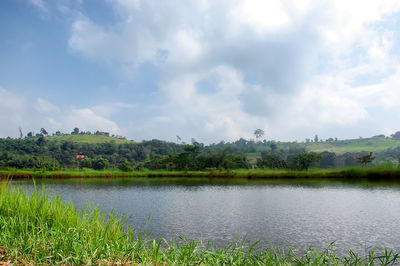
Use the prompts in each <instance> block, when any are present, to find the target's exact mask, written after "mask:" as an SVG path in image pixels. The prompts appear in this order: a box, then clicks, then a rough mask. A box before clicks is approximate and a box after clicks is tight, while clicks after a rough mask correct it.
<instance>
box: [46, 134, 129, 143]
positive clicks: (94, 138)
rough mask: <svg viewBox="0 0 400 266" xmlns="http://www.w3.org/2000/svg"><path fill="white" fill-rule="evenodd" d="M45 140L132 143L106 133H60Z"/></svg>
mask: <svg viewBox="0 0 400 266" xmlns="http://www.w3.org/2000/svg"><path fill="white" fill-rule="evenodd" d="M46 140H49V141H58V142H66V141H71V142H75V143H89V144H99V143H108V142H115V143H116V144H123V143H132V141H130V140H127V139H122V138H116V137H112V136H106V135H94V134H92V135H88V134H77V135H60V136H48V137H46Z"/></svg>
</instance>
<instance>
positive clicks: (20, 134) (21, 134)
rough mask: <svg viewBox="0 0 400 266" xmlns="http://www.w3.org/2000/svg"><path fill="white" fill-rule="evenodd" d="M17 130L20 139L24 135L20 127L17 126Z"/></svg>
mask: <svg viewBox="0 0 400 266" xmlns="http://www.w3.org/2000/svg"><path fill="white" fill-rule="evenodd" d="M18 131H19V138H20V139H22V137H23V136H24V134H23V133H22V127H18Z"/></svg>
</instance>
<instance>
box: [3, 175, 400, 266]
mask: <svg viewBox="0 0 400 266" xmlns="http://www.w3.org/2000/svg"><path fill="white" fill-rule="evenodd" d="M0 231H1V234H0V261H3V262H9V263H15V264H35V265H36V264H48V265H53V264H64V265H65V264H79V265H82V264H85V265H90V264H96V265H97V264H145V265H161V264H165V265H343V264H344V265H372V264H379V265H392V264H395V263H398V262H399V254H397V253H395V252H393V251H390V250H387V249H377V248H374V249H371V250H370V251H369V252H368V254H367V255H364V256H359V255H357V254H356V253H354V252H353V251H351V250H350V251H349V252H348V254H347V255H346V256H344V257H341V258H339V257H338V256H337V255H336V253H335V248H334V246H329V247H328V248H327V249H326V250H323V251H317V250H315V249H312V248H310V249H309V250H308V251H307V252H306V253H305V254H302V255H298V254H296V252H295V249H291V250H290V251H289V252H287V253H284V252H282V251H281V250H280V249H279V248H273V247H270V248H265V247H260V246H259V245H258V244H257V242H256V243H254V244H250V243H232V244H230V245H229V246H228V247H226V248H218V247H216V245H214V244H211V243H207V244H206V245H204V244H203V243H201V242H200V241H197V240H192V239H185V238H184V237H181V240H180V241H176V242H168V241H166V240H164V239H161V240H155V239H151V238H148V237H146V235H145V234H144V233H140V232H137V231H135V230H134V229H132V228H130V227H128V228H127V229H125V224H124V220H123V219H122V220H121V219H118V218H116V215H115V214H113V213H111V214H109V215H103V214H102V212H101V211H100V210H98V209H92V208H90V206H89V207H88V208H87V209H85V210H83V211H81V212H79V213H77V212H76V210H75V208H74V206H73V205H72V204H67V203H63V202H62V201H61V198H60V197H59V196H56V197H52V198H49V197H48V196H47V195H46V194H45V189H44V187H43V188H42V190H41V191H39V190H35V191H33V192H31V193H30V194H27V193H25V192H24V191H23V190H22V189H21V188H12V187H11V186H10V185H9V184H8V183H7V182H3V183H2V184H1V186H0Z"/></svg>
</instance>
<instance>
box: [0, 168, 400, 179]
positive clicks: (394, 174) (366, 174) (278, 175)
mask: <svg viewBox="0 0 400 266" xmlns="http://www.w3.org/2000/svg"><path fill="white" fill-rule="evenodd" d="M90 177H158V178H163V177H166V178H167V177H185V178H190V177H197V178H238V179H239V178H242V179H243V178H244V179H285V178H288V179H290V178H303V179H318V178H323V179H328V178H335V179H371V180H391V181H400V168H397V167H350V168H337V169H311V170H309V171H290V170H272V169H241V170H210V171H166V170H161V171H148V170H147V171H132V172H123V171H119V170H104V171H97V170H91V169H84V170H66V169H65V170H58V171H45V170H33V169H26V170H17V169H9V170H0V178H10V179H18V178H20V179H21V178H22V179H24V178H25V179H30V178H90Z"/></svg>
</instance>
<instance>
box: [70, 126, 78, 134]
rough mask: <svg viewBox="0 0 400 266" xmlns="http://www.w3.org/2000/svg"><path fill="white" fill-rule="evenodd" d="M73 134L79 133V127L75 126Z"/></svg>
mask: <svg viewBox="0 0 400 266" xmlns="http://www.w3.org/2000/svg"><path fill="white" fill-rule="evenodd" d="M71 134H72V135H78V134H79V128H77V127H76V128H74V130H73V131H72V132H71Z"/></svg>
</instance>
